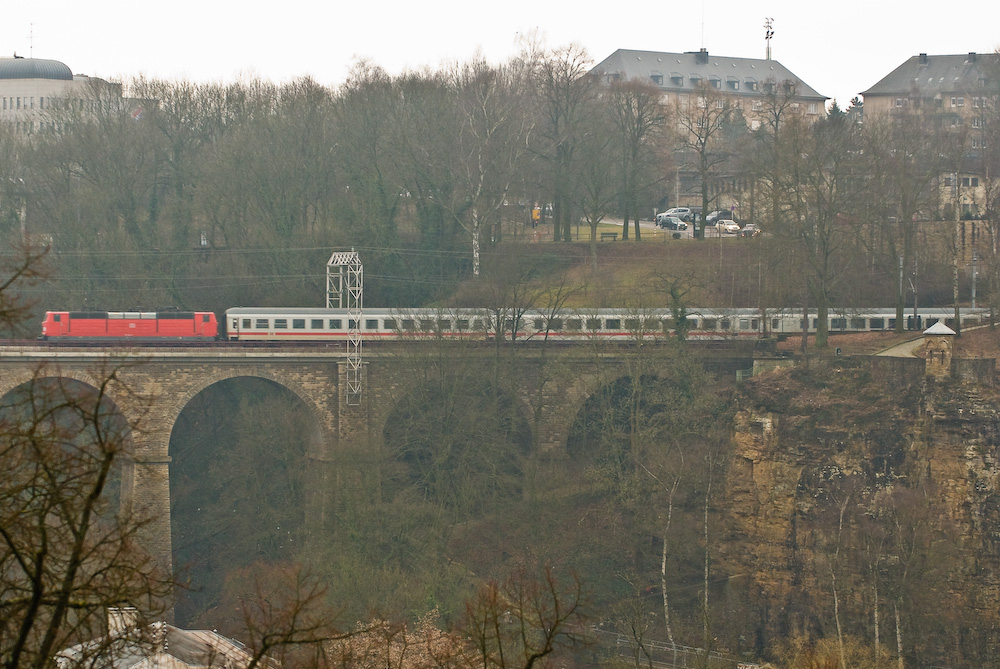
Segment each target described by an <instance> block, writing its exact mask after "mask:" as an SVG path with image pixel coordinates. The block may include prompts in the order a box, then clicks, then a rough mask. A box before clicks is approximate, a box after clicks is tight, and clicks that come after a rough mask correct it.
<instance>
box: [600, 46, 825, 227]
mask: <svg viewBox="0 0 1000 669" xmlns="http://www.w3.org/2000/svg"><path fill="white" fill-rule="evenodd" d="M591 75H592V76H595V77H596V78H597V79H598V80H600V81H601V82H602V83H605V84H609V85H610V84H614V83H616V82H641V83H644V84H648V85H651V86H655V87H656V88H657V89H658V90H659V91H660V92H661V94H662V102H663V104H664V106H665V107H666V109H668V110H669V112H670V113H669V117H670V118H671V119H673V123H674V124H675V131H676V132H677V133H679V134H678V136H679V137H683V136H684V133H687V134H688V135H689V136H690V140H689V141H687V142H684V141H682V142H681V145H682V146H681V147H679V148H678V149H677V150H675V152H674V158H675V161H676V164H677V169H676V172H675V177H674V179H673V183H672V184H670V185H669V186H668V187H667V188H665V190H664V193H663V195H664V196H663V197H662V198H660V200H659V201H658V202H657V204H656V209H657V210H662V209H664V208H666V207H669V206H677V205H684V206H689V207H692V208H694V209H695V211H697V212H700V213H701V214H702V215H707V214H708V212H707V211H705V212H701V209H702V208H703V205H704V203H705V202H707V203H708V206H709V209H710V210H711V209H720V210H728V211H731V212H733V213H734V214H735V215H736V216H737V217H740V218H744V217H745V216H747V215H752V214H751V211H750V210H751V209H752V206H750V205H749V204H748V202H749V198H748V197H747V190H748V187H747V184H746V183H744V182H743V179H742V178H741V176H740V172H739V166H738V165H736V164H734V163H733V162H732V161H731V160H729V159H726V158H722V157H719V156H723V155H725V154H727V153H728V149H727V146H728V143H727V141H725V140H724V141H723V142H722V144H721V145H720V146H719V149H718V152H717V155H716V157H713V159H712V160H713V162H715V166H714V167H713V169H712V172H713V174H712V176H711V179H710V180H709V182H708V183H705V182H703V180H702V177H701V175H700V174H699V171H698V167H697V166H698V164H699V159H698V157H697V156H695V155H692V154H691V149H690V147H691V146H693V145H697V144H698V143H699V142H698V141H697V140H698V139H699V138H697V137H696V136H695V135H696V133H699V132H701V130H700V128H705V127H711V126H713V125H714V124H715V122H716V120H717V118H713V115H714V114H715V113H718V114H720V115H721V114H723V113H727V111H731V110H736V111H738V114H737V115H736V118H739V117H740V116H741V117H742V122H745V124H746V128H747V129H749V130H756V129H757V128H758V127H760V125H761V124H762V123H766V122H767V118H768V117H769V115H771V114H773V113H774V110H775V109H776V108H778V107H780V108H781V109H782V110H783V111H782V113H783V114H798V115H800V116H801V117H802V118H804V119H805V120H806V121H807V122H814V121H817V120H819V119H821V118H824V117H825V116H826V101H827V99H828V98H827V97H826V96H824V95H820V94H819V93H818V92H816V90H815V89H813V88H812V87H811V86H809V85H808V84H807V83H805V82H804V81H802V79H800V78H799V77H797V76H796V75H795V74H793V73H792V72H791V71H790V70H788V68H786V67H785V66H783V65H782V64H781V63H779V62H778V61H776V60H770V59H756V58H733V57H727V56H716V55H714V54H710V53H709V52H708V51H707V50H706V49H701V50H699V51H689V52H685V53H667V52H660V51H637V50H632V49H619V50H618V51H615V52H614V53H612V54H611V55H610V56H608V57H607V58H605V59H604V60H602V61H601V62H600V63H598V64H597V65H596V66H595V67H594V68H593V69H592V70H591ZM713 110H715V112H713ZM738 125H739V127H740V128H741V131H742V123H740V124H738ZM708 132H712V131H706V132H705V134H708ZM721 134H722V133H721V132H720V133H719V135H720V136H721ZM706 141H707V139H706ZM685 144H686V145H687V148H686V149H685V148H683V145H685ZM703 190H705V191H706V192H707V199H703V197H702V191H703Z"/></svg>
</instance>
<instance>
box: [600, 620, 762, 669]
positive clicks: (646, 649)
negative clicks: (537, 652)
mask: <svg viewBox="0 0 1000 669" xmlns="http://www.w3.org/2000/svg"><path fill="white" fill-rule="evenodd" d="M593 632H594V636H595V637H596V640H597V643H598V647H599V648H600V649H601V650H602V651H603V652H604V653H605V654H606V655H607V656H609V657H611V656H616V657H621V656H624V657H631V658H634V657H636V656H638V658H639V664H640V665H641V666H649V664H650V663H652V664H653V666H656V667H671V668H683V669H688V668H690V669H738V667H739V666H741V663H740V662H739V661H738V660H737V659H736V658H734V657H730V656H728V655H725V654H723V653H720V652H717V651H714V650H713V651H708V653H707V654H706V653H705V651H704V650H703V649H701V648H692V647H691V646H681V645H679V644H671V643H669V642H666V641H655V640H652V639H643V640H642V643H641V645H640V643H639V642H638V641H637V640H636V639H633V638H631V637H629V636H626V635H624V634H619V633H618V632H609V631H606V630H600V629H594V630H593ZM742 666H748V665H742ZM749 666H753V665H749Z"/></svg>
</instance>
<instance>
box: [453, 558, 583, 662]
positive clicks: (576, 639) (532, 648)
mask: <svg viewBox="0 0 1000 669" xmlns="http://www.w3.org/2000/svg"><path fill="white" fill-rule="evenodd" d="M584 619H585V618H584V591H583V584H582V583H581V582H580V580H579V579H578V578H576V577H572V578H571V579H570V580H569V582H568V583H563V582H561V581H560V580H559V578H558V577H557V576H556V574H555V571H554V569H553V567H552V566H551V565H545V567H544V569H543V573H542V575H541V576H540V577H537V578H536V577H533V576H532V575H531V572H530V571H528V570H527V569H526V568H524V567H522V568H519V569H517V570H516V571H515V572H514V573H513V574H511V575H510V576H509V577H508V578H506V579H504V580H503V581H490V582H489V583H487V584H485V585H484V586H482V587H481V588H480V589H479V591H478V592H477V593H476V595H475V596H474V597H473V598H472V600H471V601H469V602H468V603H467V604H466V614H465V623H464V625H463V633H464V634H465V635H466V636H468V637H469V638H471V640H472V645H473V646H474V648H475V652H476V655H477V656H478V657H477V660H476V664H477V665H479V666H482V667H484V669H486V668H488V667H497V668H500V667H521V668H522V669H531V667H534V666H536V665H537V664H541V663H542V662H543V661H544V660H545V659H546V658H548V657H549V656H552V655H554V654H556V653H557V652H558V651H560V650H562V649H565V648H571V647H574V646H577V645H579V644H581V643H582V642H583V641H584V639H585V635H584V632H583V630H582V628H581V624H582V623H583V622H584Z"/></svg>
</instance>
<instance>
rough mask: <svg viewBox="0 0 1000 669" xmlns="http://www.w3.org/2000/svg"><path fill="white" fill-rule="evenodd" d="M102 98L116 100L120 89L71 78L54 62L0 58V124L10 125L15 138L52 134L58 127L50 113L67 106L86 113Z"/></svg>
mask: <svg viewBox="0 0 1000 669" xmlns="http://www.w3.org/2000/svg"><path fill="white" fill-rule="evenodd" d="M107 93H110V94H111V95H110V96H108V95H106V94H107ZM102 97H103V98H108V97H110V98H114V97H118V98H120V97H121V89H120V87H118V86H116V85H114V84H110V83H108V82H106V81H104V80H103V79H98V78H96V77H88V76H86V75H83V74H76V75H74V74H73V72H72V70H70V68H69V67H68V66H67V65H66V64H65V63H61V62H59V61H58V60H48V59H45V58H23V57H20V56H17V55H15V56H14V57H13V58H0V123H5V124H12V126H13V129H14V131H15V132H16V133H17V134H22V135H30V134H33V133H37V132H46V131H48V130H54V129H56V128H57V127H58V123H59V121H58V120H56V115H55V114H54V112H56V111H57V110H60V109H65V108H67V105H78V106H80V107H81V108H83V109H86V107H87V106H93V105H95V104H97V98H102Z"/></svg>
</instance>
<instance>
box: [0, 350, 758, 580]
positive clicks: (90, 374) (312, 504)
mask: <svg viewBox="0 0 1000 669" xmlns="http://www.w3.org/2000/svg"><path fill="white" fill-rule="evenodd" d="M438 350H439V349H438ZM456 350H457V349H456ZM435 355H439V353H429V352H428V350H427V349H426V348H423V347H421V346H420V345H416V346H414V345H413V344H410V345H409V347H407V346H406V345H402V344H401V345H397V346H396V347H395V348H393V347H383V348H378V349H368V350H366V353H365V366H364V392H363V395H362V400H361V402H360V404H357V405H349V404H348V403H347V402H346V399H345V387H346V383H345V381H346V376H345V375H346V373H347V361H346V352H345V350H344V349H342V348H328V349H322V348H315V349H314V348H264V347H261V348H235V347H226V346H211V347H197V348H187V347H184V348H169V347H161V348H145V347H144V348H132V349H124V348H122V349H97V348H94V349H88V348H82V347H72V348H68V347H51V346H23V347H0V397H4V396H6V395H7V394H8V393H10V392H11V391H12V390H14V389H16V388H18V387H20V386H22V385H24V384H27V383H30V382H31V381H32V380H33V379H38V378H62V379H74V380H76V381H78V382H80V383H83V384H85V385H87V386H90V387H93V388H98V387H101V385H102V384H103V383H104V381H105V380H106V379H107V378H108V377H109V375H110V374H111V373H112V372H113V373H114V381H113V382H111V383H110V384H108V385H107V386H106V388H107V390H106V392H107V396H108V398H109V399H110V400H111V401H112V402H113V403H114V404H115V406H116V407H117V411H118V412H119V413H120V414H121V416H122V417H123V418H124V419H125V420H127V421H128V423H129V425H130V440H131V443H130V444H128V448H129V452H130V453H131V458H130V461H129V462H127V463H125V465H124V466H123V472H122V500H121V503H122V505H131V506H132V508H135V509H138V510H143V511H145V512H147V513H148V514H149V516H150V517H151V518H153V522H151V523H150V524H149V525H147V526H146V527H145V529H144V534H143V536H142V537H141V538H142V542H143V544H144V545H145V546H146V548H147V550H149V551H150V552H151V554H152V555H153V557H154V558H155V559H156V560H157V561H158V563H159V564H161V565H162V566H163V567H165V568H166V569H168V570H169V569H171V568H172V558H171V526H170V476H169V471H170V462H171V456H170V451H169V443H170V435H171V432H172V430H173V428H174V424H175V423H176V421H177V419H178V417H179V416H180V414H181V412H182V411H183V410H184V408H185V406H187V404H188V403H189V402H190V401H191V400H192V398H194V397H195V396H196V395H198V394H199V393H201V392H203V391H204V390H206V389H207V388H209V387H210V386H212V385H214V384H217V383H220V382H223V381H226V380H228V379H236V378H240V377H257V378H262V379H267V380H269V381H271V382H273V383H275V384H278V385H280V386H282V387H284V388H285V389H287V390H288V391H290V392H291V393H293V394H294V395H295V396H297V397H298V399H299V400H300V401H301V402H302V403H303V404H304V405H305V406H307V407H308V408H309V410H310V413H311V414H312V416H313V419H314V420H313V426H312V427H313V429H312V432H313V437H312V439H311V443H309V444H308V445H307V447H306V458H307V461H308V462H307V466H308V467H309V469H310V473H309V479H310V482H309V483H308V484H307V485H308V488H309V489H308V490H307V493H306V499H307V502H306V504H307V508H306V509H305V522H306V526H307V527H310V526H313V527H318V526H322V524H323V523H324V522H325V521H326V520H327V518H328V517H330V516H332V515H333V514H335V513H336V505H337V488H338V486H339V485H340V484H339V480H340V476H341V475H342V470H343V469H344V467H343V465H345V464H346V463H351V464H352V466H354V467H355V468H356V467H357V466H358V462H359V461H360V460H362V459H363V455H364V454H365V452H366V451H370V450H372V449H379V448H381V440H382V435H383V430H384V428H385V425H386V421H387V420H389V418H390V416H391V414H392V410H393V407H394V406H396V404H397V403H398V402H399V401H400V399H402V398H403V397H405V396H406V395H407V394H408V393H411V392H419V384H420V378H422V375H425V374H426V373H427V369H428V368H431V367H433V364H431V363H433V361H432V360H431V358H433V357H434V356H435ZM458 355H469V356H477V357H478V358H479V359H480V360H481V359H482V358H483V356H495V355H508V356H510V360H509V361H506V360H505V361H504V364H505V365H514V366H515V368H516V370H517V373H516V375H515V378H516V379H517V380H518V381H517V388H516V389H515V394H516V398H515V402H516V404H517V405H518V406H519V409H520V411H521V412H522V415H523V416H524V417H525V418H526V420H527V423H528V424H529V425H530V426H531V429H532V447H533V454H534V455H537V456H543V457H545V456H547V457H556V458H558V457H562V456H563V455H564V454H565V447H566V440H567V437H568V435H569V431H570V429H571V427H572V424H573V421H574V420H575V418H576V416H577V414H578V412H579V411H580V408H581V407H582V405H583V402H584V401H585V400H586V398H587V397H588V396H590V395H591V394H592V393H593V392H594V391H595V390H597V389H598V388H599V387H601V386H602V385H603V384H605V383H609V382H610V381H613V380H614V379H615V378H618V377H620V376H622V375H628V374H629V373H630V369H629V368H630V365H631V364H632V363H631V362H630V358H629V357H628V356H626V355H623V354H621V353H615V352H614V350H611V351H605V352H604V353H597V352H595V351H594V350H593V349H591V348H589V347H585V346H581V347H569V348H563V349H539V348H530V347H524V348H520V349H519V350H517V351H513V350H512V349H511V347H507V349H506V351H504V350H503V349H497V348H494V347H492V346H490V345H483V346H482V347H481V348H478V349H477V348H472V349H469V348H468V347H463V348H462V349H461V353H460V354H458ZM446 357H447V358H449V359H450V360H451V361H452V362H454V361H455V357H456V354H454V353H448V354H447V355H446ZM723 357H724V358H727V359H728V360H729V361H730V363H732V361H733V359H734V353H733V352H729V353H728V355H727V356H723ZM735 357H738V358H739V359H740V362H741V363H742V366H744V367H745V366H749V364H750V362H749V360H748V359H747V357H748V353H747V352H745V351H744V352H742V353H737V354H736V356H735Z"/></svg>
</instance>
